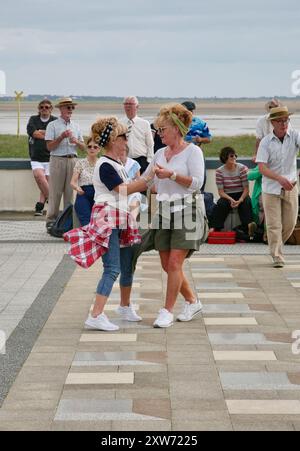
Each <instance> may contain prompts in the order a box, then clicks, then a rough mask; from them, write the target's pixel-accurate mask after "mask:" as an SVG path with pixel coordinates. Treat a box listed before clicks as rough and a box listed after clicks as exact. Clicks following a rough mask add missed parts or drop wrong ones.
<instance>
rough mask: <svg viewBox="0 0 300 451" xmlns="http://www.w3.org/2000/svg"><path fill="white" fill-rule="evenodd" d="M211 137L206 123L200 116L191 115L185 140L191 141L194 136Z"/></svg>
mask: <svg viewBox="0 0 300 451" xmlns="http://www.w3.org/2000/svg"><path fill="white" fill-rule="evenodd" d="M197 137H198V138H211V137H212V135H211V133H210V131H209V128H208V125H207V123H206V122H205V121H204V120H203V119H200V117H195V116H194V117H193V120H192V123H191V126H190V128H189V131H188V133H187V135H186V137H185V141H187V142H192V141H193V139H194V138H197Z"/></svg>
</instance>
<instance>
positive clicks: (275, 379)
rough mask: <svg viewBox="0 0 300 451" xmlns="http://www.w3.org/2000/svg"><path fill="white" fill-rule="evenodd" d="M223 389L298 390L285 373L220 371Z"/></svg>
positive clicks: (297, 386) (298, 387)
mask: <svg viewBox="0 0 300 451" xmlns="http://www.w3.org/2000/svg"><path fill="white" fill-rule="evenodd" d="M220 378H221V382H222V386H223V389H224V390H300V385H294V384H291V382H290V381H289V379H288V377H287V374H286V373H267V372H265V373H263V372H261V373H246V372H245V373H222V372H221V373H220Z"/></svg>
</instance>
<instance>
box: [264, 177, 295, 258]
mask: <svg viewBox="0 0 300 451" xmlns="http://www.w3.org/2000/svg"><path fill="white" fill-rule="evenodd" d="M263 204H264V210H265V217H266V225H267V234H268V243H269V248H270V252H271V256H272V257H279V258H280V259H282V260H283V244H284V243H286V241H287V240H288V239H289V237H290V236H291V234H292V233H293V230H294V228H295V225H296V223H297V217H298V187H297V186H295V188H294V189H293V190H292V191H284V190H282V192H281V195H278V196H277V195H276V194H266V193H263Z"/></svg>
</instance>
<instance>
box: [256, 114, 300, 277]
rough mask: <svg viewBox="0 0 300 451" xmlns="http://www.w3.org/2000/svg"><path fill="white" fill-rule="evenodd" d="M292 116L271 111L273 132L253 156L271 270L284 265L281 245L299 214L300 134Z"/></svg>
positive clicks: (292, 228) (290, 231)
mask: <svg viewBox="0 0 300 451" xmlns="http://www.w3.org/2000/svg"><path fill="white" fill-rule="evenodd" d="M291 114H292V113H289V111H288V108H287V107H277V108H272V109H271V110H270V114H269V116H268V119H269V121H270V122H271V124H272V126H273V131H272V132H271V133H270V134H269V135H267V136H265V138H263V139H262V141H261V142H260V145H259V148H258V152H257V157H256V162H257V163H258V165H259V170H260V172H261V174H262V175H263V185H262V190H263V204H264V210H265V216H266V224H267V233H268V243H269V247H270V252H271V256H272V257H273V266H274V268H282V267H283V266H284V258H283V244H284V243H285V242H286V241H287V240H288V239H289V237H290V236H291V234H292V232H293V230H294V227H295V225H296V222H297V215H298V186H297V155H298V153H299V148H300V133H299V132H297V131H296V130H293V129H291V128H289V122H290V115H291Z"/></svg>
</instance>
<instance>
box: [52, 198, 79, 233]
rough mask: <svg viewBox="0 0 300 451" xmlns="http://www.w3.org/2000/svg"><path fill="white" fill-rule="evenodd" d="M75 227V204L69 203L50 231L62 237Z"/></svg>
mask: <svg viewBox="0 0 300 451" xmlns="http://www.w3.org/2000/svg"><path fill="white" fill-rule="evenodd" d="M72 229H73V205H72V204H69V205H67V207H66V208H65V209H64V210H63V211H62V212H61V213H60V214H59V215H58V217H57V218H56V221H55V222H54V224H53V225H52V227H51V228H50V229H49V230H48V233H49V234H50V235H52V236H55V237H56V238H62V236H63V234H64V233H66V232H68V231H69V230H72Z"/></svg>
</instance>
